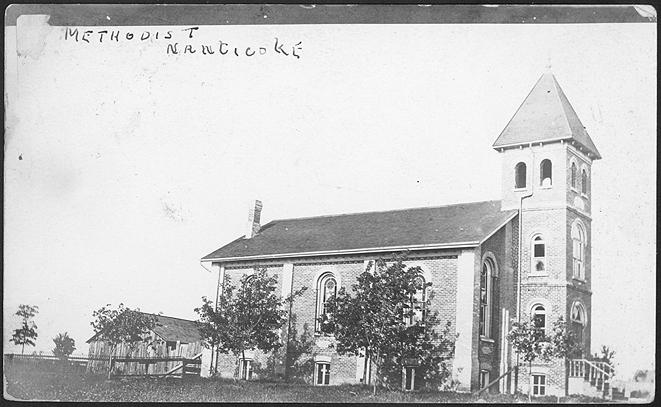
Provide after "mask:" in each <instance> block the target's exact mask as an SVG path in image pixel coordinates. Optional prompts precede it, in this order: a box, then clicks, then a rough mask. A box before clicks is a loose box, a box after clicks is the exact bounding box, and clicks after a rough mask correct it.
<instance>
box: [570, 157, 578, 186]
mask: <svg viewBox="0 0 661 407" xmlns="http://www.w3.org/2000/svg"><path fill="white" fill-rule="evenodd" d="M576 176H577V173H576V163H571V187H572V188H576Z"/></svg>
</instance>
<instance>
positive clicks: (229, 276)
mask: <svg viewBox="0 0 661 407" xmlns="http://www.w3.org/2000/svg"><path fill="white" fill-rule="evenodd" d="M261 267H264V268H266V270H267V273H268V274H269V275H276V276H278V285H277V287H278V288H277V292H280V290H281V289H282V263H273V262H263V263H259V262H251V263H245V264H240V263H235V264H228V265H226V267H225V282H224V286H225V287H227V286H228V285H230V284H231V285H234V286H235V287H236V286H238V284H239V281H240V280H241V277H243V276H244V275H246V274H252V273H254V271H255V269H256V268H261ZM268 356H269V355H268V354H264V353H262V352H260V351H259V350H256V351H252V352H248V353H247V354H246V359H251V360H252V365H253V371H255V372H256V371H257V370H258V368H259V367H260V366H261V367H262V368H264V367H266V364H267V359H268ZM216 363H217V372H218V374H219V375H220V376H221V377H227V378H232V377H238V373H239V358H238V357H237V356H235V355H233V354H231V353H230V354H223V353H219V354H217V362H216ZM257 376H258V373H255V376H254V377H257Z"/></svg>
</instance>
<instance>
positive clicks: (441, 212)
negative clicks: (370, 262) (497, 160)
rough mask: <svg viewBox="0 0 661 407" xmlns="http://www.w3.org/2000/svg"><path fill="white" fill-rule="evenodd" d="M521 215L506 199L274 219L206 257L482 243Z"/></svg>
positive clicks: (218, 258)
mask: <svg viewBox="0 0 661 407" xmlns="http://www.w3.org/2000/svg"><path fill="white" fill-rule="evenodd" d="M515 214H516V210H508V211H501V209H500V201H484V202H471V203H462V204H455V205H446V206H439V207H428V208H413V209H401V210H393V211H384V212H364V213H353V214H343V215H331V216H317V217H311V218H295V219H280V220H274V221H272V222H269V223H267V224H266V225H264V226H262V227H261V228H260V229H259V231H258V233H257V234H256V235H255V236H254V237H252V238H250V239H247V238H245V236H242V237H240V238H238V239H236V240H235V241H233V242H231V243H229V244H227V245H225V246H223V247H221V248H220V249H218V250H215V251H214V252H212V253H210V254H208V255H206V256H204V257H203V258H202V260H203V261H205V260H207V261H209V260H219V261H220V260H230V259H231V260H240V259H247V258H250V259H254V258H260V257H273V256H274V255H278V257H287V255H289V256H290V257H294V256H296V255H300V254H308V255H309V254H314V253H319V254H332V253H337V252H340V253H341V252H347V251H357V250H371V249H388V248H392V249H393V250H395V249H397V250H399V249H406V248H411V249H413V248H425V247H428V246H434V245H436V246H443V245H446V246H448V247H450V246H452V245H454V246H461V245H462V244H463V245H477V244H478V243H479V242H480V241H481V240H482V239H484V238H485V237H487V236H488V235H490V234H491V233H493V232H495V231H496V230H497V229H498V228H500V227H501V226H503V225H504V224H505V223H506V222H507V221H508V220H509V219H511V218H512V217H513V216H514V215H515Z"/></svg>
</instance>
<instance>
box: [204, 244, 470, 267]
mask: <svg viewBox="0 0 661 407" xmlns="http://www.w3.org/2000/svg"><path fill="white" fill-rule="evenodd" d="M479 245H480V241H477V240H476V241H468V242H452V243H440V244H428V245H408V246H388V247H368V248H361V249H346V250H322V251H314V252H298V253H276V254H266V255H263V254H258V255H254V256H235V257H217V258H203V259H202V260H201V261H212V262H217V263H222V262H230V261H245V260H271V259H286V258H294V257H315V256H329V255H330V256H332V255H347V254H366V253H379V252H392V251H401V250H432V249H460V248H469V247H477V246H479Z"/></svg>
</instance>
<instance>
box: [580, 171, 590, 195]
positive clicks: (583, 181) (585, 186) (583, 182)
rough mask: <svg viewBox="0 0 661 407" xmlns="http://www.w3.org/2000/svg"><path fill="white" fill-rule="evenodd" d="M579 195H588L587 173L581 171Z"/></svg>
mask: <svg viewBox="0 0 661 407" xmlns="http://www.w3.org/2000/svg"><path fill="white" fill-rule="evenodd" d="M581 193H583V194H585V195H587V193H588V172H587V171H585V170H583V171H581Z"/></svg>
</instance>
